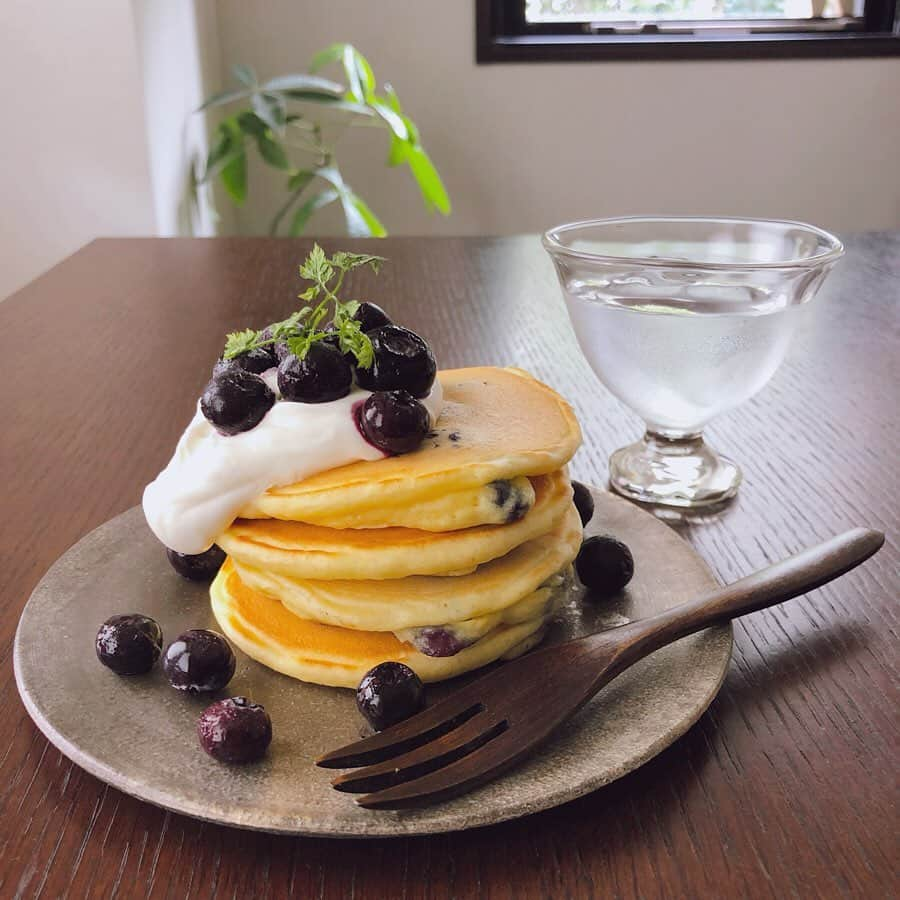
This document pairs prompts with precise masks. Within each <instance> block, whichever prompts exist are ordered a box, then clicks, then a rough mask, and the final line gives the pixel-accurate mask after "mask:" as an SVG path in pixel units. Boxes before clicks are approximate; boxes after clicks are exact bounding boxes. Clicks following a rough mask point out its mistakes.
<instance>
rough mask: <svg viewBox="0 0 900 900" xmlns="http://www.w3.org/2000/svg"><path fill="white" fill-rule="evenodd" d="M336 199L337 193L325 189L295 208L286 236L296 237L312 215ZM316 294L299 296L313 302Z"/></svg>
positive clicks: (331, 189) (330, 189)
mask: <svg viewBox="0 0 900 900" xmlns="http://www.w3.org/2000/svg"><path fill="white" fill-rule="evenodd" d="M337 198H338V192H337V191H336V190H334V189H333V188H327V189H326V190H324V191H321V192H320V193H318V194H314V195H313V196H312V197H310V198H309V199H308V200H307V201H306V202H305V203H304V204H303V205H302V206H299V207H298V208H297V211H296V212H295V213H294V218H293V219H291V227H290V228H289V229H288V234H289V235H290V236H291V237H297V235H298V234H302V233H303V229H304V228H305V227H306V223H307V222H308V221H309V220H310V217H311V216H312V214H313V213H314V212H317V211H318V210H320V209H322V207H323V206H328V204H329V203H333V202H334V201H335V200H337ZM301 274H302V273H301ZM303 277H304V278H305V277H306V276H305V275H304V276H303ZM314 287H315V286H314ZM318 293H319V292H318V289H316V292H315V294H314V295H312V296H311V297H306V296H304V294H301V295H300V297H301V298H302V299H303V300H314V299H315V298H316V297H317V296H318Z"/></svg>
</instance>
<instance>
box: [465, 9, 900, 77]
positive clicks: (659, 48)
mask: <svg viewBox="0 0 900 900" xmlns="http://www.w3.org/2000/svg"><path fill="white" fill-rule="evenodd" d="M476 8H477V16H476V18H477V40H476V43H477V59H478V62H482V63H484V62H522V61H526V60H535V61H548V62H549V61H560V62H568V61H577V60H603V59H702V58H711V59H739V58H743V59H747V58H774V57H782V58H788V57H803V56H806V57H809V56H822V57H835V56H888V55H894V54H900V29H898V19H897V8H898V0H477V2H476Z"/></svg>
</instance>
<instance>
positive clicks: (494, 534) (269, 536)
mask: <svg viewBox="0 0 900 900" xmlns="http://www.w3.org/2000/svg"><path fill="white" fill-rule="evenodd" d="M532 483H533V485H534V489H535V503H534V507H533V508H532V509H531V510H530V512H528V513H527V515H525V516H524V517H523V518H521V519H519V520H518V521H517V522H512V523H510V524H508V525H479V526H477V527H475V528H466V529H463V530H462V531H447V532H441V533H433V532H427V531H421V530H419V529H413V528H396V527H392V528H366V529H343V530H341V529H336V528H324V527H322V526H321V525H307V524H305V523H302V522H284V521H279V520H277V519H253V520H249V519H238V520H237V521H236V522H234V523H233V524H232V525H231V527H230V528H228V529H227V530H226V531H225V532H223V533H222V534H221V535H220V536H219V538H218V539H217V543H218V544H219V546H220V547H221V548H222V549H223V550H224V551H225V552H226V553H228V554H229V555H231V556H233V557H234V558H235V559H236V560H238V562H240V563H242V564H244V565H246V566H251V567H253V568H256V569H260V570H262V571H272V572H278V573H280V574H283V575H290V576H292V577H294V578H303V579H306V578H311V579H325V580H332V579H350V580H359V579H393V578H405V577H407V576H408V575H459V574H464V573H468V572H472V571H474V569H475V568H476V567H477V566H479V565H480V564H481V563H484V562H487V561H489V560H491V559H496V558H497V557H500V556H503V555H505V554H506V553H509V551H510V550H512V549H514V548H515V547H518V546H519V545H520V544H523V543H525V542H526V541H530V540H533V539H534V538H536V537H540V536H541V535H544V534H547V532H549V531H552V530H553V529H554V528H555V527H556V526H557V524H558V523H559V522H560V521H561V520H562V518H563V517H564V516H565V515H566V514H568V513H569V512H570V511H571V508H572V486H571V484H570V483H569V478H568V475H567V474H566V472H565V471H563V470H557V471H555V472H553V473H552V474H550V475H541V476H539V477H537V478H534V479H533V480H532Z"/></svg>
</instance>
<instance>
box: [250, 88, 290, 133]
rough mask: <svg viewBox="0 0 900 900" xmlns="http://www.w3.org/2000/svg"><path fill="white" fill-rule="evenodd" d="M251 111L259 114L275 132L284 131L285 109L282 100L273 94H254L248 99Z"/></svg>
mask: <svg viewBox="0 0 900 900" xmlns="http://www.w3.org/2000/svg"><path fill="white" fill-rule="evenodd" d="M250 103H251V105H252V106H253V112H255V113H256V115H257V116H259V118H260V119H262V120H263V122H265V123H266V125H267V126H268V127H269V128H271V129H272V131H273V132H275V134H281V132H282V131H284V120H285V116H286V111H285V108H284V100H283V99H282V98H281V97H277V96H276V95H275V94H254V95H253V97H252V98H251V100H250Z"/></svg>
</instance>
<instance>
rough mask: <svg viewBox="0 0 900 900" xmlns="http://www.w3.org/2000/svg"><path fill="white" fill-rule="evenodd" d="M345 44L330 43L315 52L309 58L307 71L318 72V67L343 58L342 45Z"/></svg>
mask: <svg viewBox="0 0 900 900" xmlns="http://www.w3.org/2000/svg"><path fill="white" fill-rule="evenodd" d="M346 46H347V45H346V44H342V43H338V44H330V45H329V46H327V47H326V48H325V49H324V50H320V51H319V52H318V53H315V54H314V55H313V58H312V60H310V63H309V71H310V72H318V71H319V69H322V68H324V67H325V66H327V65H328V64H329V63H333V62H337V61H338V60H339V59H341V58H343V56H344V47H346ZM342 92H343V91H342Z"/></svg>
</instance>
